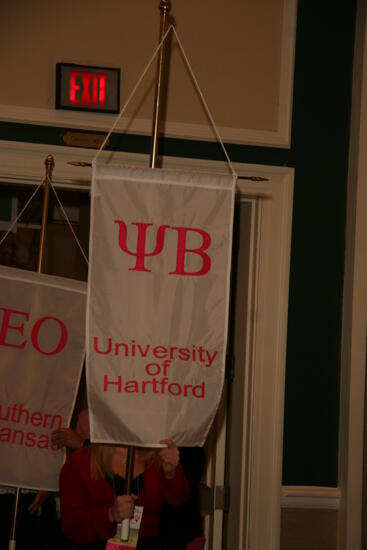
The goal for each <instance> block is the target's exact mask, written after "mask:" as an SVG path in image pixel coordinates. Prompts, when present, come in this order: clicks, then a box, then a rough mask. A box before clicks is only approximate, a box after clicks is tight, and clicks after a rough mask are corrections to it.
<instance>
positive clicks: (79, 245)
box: [50, 182, 89, 265]
mask: <svg viewBox="0 0 367 550" xmlns="http://www.w3.org/2000/svg"><path fill="white" fill-rule="evenodd" d="M50 184H51V189H52V191H53V193H54V195H55V197H56V200H57V202H58V204H59V207H60V210H61V212H62V213H63V215H64V218H65V220H66V223H67V225H68V226H69V229H70V231H71V232H72V234H73V236H74V239H75V242H76V244H77V245H78V247H79V250H80V252H81V253H82V256H83V258H84V260H85V262H86V264H87V265H89V262H88V258H87V256H86V254H85V252H84V250H83V247H82V245H81V244H80V241H79V239H78V237H77V236H76V233H75V231H74V228H73V226H72V225H71V222H70V220H69V218H68V215H67V213H66V211H65V209H64V207H63V205H62V204H61V201H60V199H59V196H58V194H57V192H56V189H55V188H54V186H53V185H52V182H50Z"/></svg>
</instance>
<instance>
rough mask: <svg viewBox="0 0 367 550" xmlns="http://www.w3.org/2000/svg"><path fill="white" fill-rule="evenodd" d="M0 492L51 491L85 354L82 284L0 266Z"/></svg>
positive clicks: (61, 454)
mask: <svg viewBox="0 0 367 550" xmlns="http://www.w3.org/2000/svg"><path fill="white" fill-rule="evenodd" d="M0 289H1V290H0V353H1V361H0V377H1V384H0V485H9V486H14V487H24V488H28V489H44V490H50V491H57V490H58V485H59V483H58V482H59V473H60V468H61V466H62V464H63V462H64V460H65V452H64V451H58V450H57V449H56V448H55V447H54V446H53V445H52V443H51V433H52V431H53V430H54V429H56V428H59V427H61V426H68V425H69V422H70V419H71V415H72V411H73V407H74V404H75V399H76V393H77V389H78V385H79V380H80V375H81V371H82V365H83V360H84V353H85V308H86V284H85V283H82V282H79V281H73V280H70V279H64V278H60V277H53V276H50V275H44V274H39V273H34V272H31V271H23V270H20V269H13V268H7V267H1V266H0Z"/></svg>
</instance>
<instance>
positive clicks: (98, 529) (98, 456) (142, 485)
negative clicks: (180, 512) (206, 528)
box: [60, 439, 190, 550]
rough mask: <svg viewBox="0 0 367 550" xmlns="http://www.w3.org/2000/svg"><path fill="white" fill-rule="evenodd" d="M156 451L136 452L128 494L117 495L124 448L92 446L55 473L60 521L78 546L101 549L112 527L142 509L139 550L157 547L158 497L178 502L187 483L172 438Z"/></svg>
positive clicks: (184, 495) (122, 475) (123, 467)
mask: <svg viewBox="0 0 367 550" xmlns="http://www.w3.org/2000/svg"><path fill="white" fill-rule="evenodd" d="M161 443H164V444H165V445H166V447H165V448H163V449H160V450H144V449H141V450H139V449H137V450H136V452H135V462H134V473H133V478H134V481H133V487H132V489H133V490H132V494H130V495H122V494H121V493H122V492H123V484H124V478H125V474H126V455H127V449H126V448H124V447H116V446H109V445H91V446H88V447H84V448H82V449H80V450H78V451H75V452H74V453H73V454H72V455H70V456H69V458H68V459H67V461H66V462H65V464H64V466H63V468H62V470H61V474H60V504H61V522H62V527H63V531H64V534H65V536H66V537H67V538H69V539H71V540H72V541H73V542H74V543H77V544H78V545H79V548H85V549H86V548H88V550H92V549H93V550H97V549H98V550H100V549H101V550H102V549H104V548H105V547H106V541H107V540H108V539H109V538H111V537H113V536H114V535H115V533H116V525H117V523H119V522H120V521H121V520H123V519H125V518H130V517H132V514H133V510H134V506H135V504H138V505H140V506H143V507H144V512H143V518H142V523H141V527H140V533H139V543H138V547H137V549H138V550H160V548H161V547H160V542H159V537H158V524H159V517H160V512H161V508H162V504H163V501H166V502H168V503H169V504H170V505H171V506H180V505H181V504H183V503H184V502H185V501H186V500H187V499H188V497H189V492H190V489H189V484H188V482H187V480H186V478H185V476H184V474H183V470H182V467H181V464H180V462H179V451H178V449H177V447H176V445H175V444H174V443H173V441H171V440H169V439H167V440H163V441H161Z"/></svg>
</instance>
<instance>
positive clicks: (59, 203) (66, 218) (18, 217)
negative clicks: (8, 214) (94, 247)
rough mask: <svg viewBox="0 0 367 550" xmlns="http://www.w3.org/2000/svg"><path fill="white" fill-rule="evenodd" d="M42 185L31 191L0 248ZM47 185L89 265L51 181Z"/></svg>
mask: <svg viewBox="0 0 367 550" xmlns="http://www.w3.org/2000/svg"><path fill="white" fill-rule="evenodd" d="M44 183H45V180H43V181H42V182H41V183H40V184H39V185H38V186H37V187H36V189H35V190H34V191H33V193H32V195H31V196H30V198H29V199H28V201H27V202H26V204H25V205H24V206H23V208H22V210H21V211H20V213H19V214H18V216H17V217H16V218H15V220H14V221H13V222H12V224H11V225H10V227H9V229H8V230H7V232H6V233H5V235H3V237H2V238H1V240H0V246H1V245H2V244H3V242H4V241H5V239H6V238H7V237H8V235H9V234H10V233H11V231H12V229H13V228H14V227H15V225H16V224H17V222H18V221H19V220H20V218H21V217H22V215H23V213H24V212H25V210H26V209H27V208H28V206H29V205H30V203H31V202H32V200H33V199H34V197H35V195H36V194H37V192H38V190H39V189H40V188H41V187H42V186H43V185H44ZM49 184H50V187H51V189H52V191H53V193H54V195H55V197H56V200H57V202H58V205H59V208H60V210H61V212H62V213H63V216H64V218H65V220H66V223H67V225H68V226H69V229H70V231H71V233H72V234H73V237H74V239H75V241H76V244H77V245H78V248H79V250H80V252H81V253H82V256H83V258H84V260H85V262H86V264H87V265H89V262H88V258H87V256H86V254H85V252H84V250H83V247H82V245H81V244H80V241H79V239H78V237H77V235H76V233H75V231H74V228H73V226H72V224H71V222H70V220H69V218H68V215H67V213H66V211H65V209H64V207H63V205H62V204H61V201H60V198H59V196H58V194H57V192H56V189H55V187H54V186H53V184H52V181H51V180H50V179H49Z"/></svg>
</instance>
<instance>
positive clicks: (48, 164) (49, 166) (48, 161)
mask: <svg viewBox="0 0 367 550" xmlns="http://www.w3.org/2000/svg"><path fill="white" fill-rule="evenodd" d="M45 166H46V176H48V177H49V178H51V176H52V170H53V168H54V166H55V161H54V157H53V156H52V155H47V157H46V160H45Z"/></svg>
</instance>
